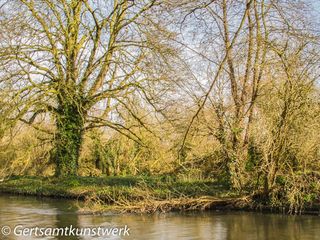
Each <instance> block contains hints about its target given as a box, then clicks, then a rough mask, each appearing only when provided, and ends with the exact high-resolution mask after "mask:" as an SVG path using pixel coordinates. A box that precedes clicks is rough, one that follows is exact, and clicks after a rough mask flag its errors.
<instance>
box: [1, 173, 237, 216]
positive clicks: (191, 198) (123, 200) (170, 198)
mask: <svg viewBox="0 0 320 240" xmlns="http://www.w3.org/2000/svg"><path fill="white" fill-rule="evenodd" d="M0 192H1V193H10V194H19V195H30V196H38V197H51V198H69V199H78V200H83V201H84V203H85V204H84V206H83V207H82V211H83V212H103V211H106V210H115V211H121V212H148V213H149V212H156V211H161V212H166V211H172V210H198V209H202V210H204V209H212V208H213V207H217V208H218V207H224V206H227V205H230V204H233V203H235V202H236V201H238V200H239V199H240V196H238V195H236V194H235V193H233V192H231V191H229V190H228V188H227V187H226V186H224V185H223V184H219V183H217V182H210V181H173V180H171V179H170V178H167V177H142V176H139V177H133V176H127V177H67V178H59V179H58V178H48V177H33V176H24V177H12V178H10V179H8V180H5V181H4V182H2V183H1V184H0Z"/></svg>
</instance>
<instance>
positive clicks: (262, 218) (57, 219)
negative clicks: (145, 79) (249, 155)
mask: <svg viewBox="0 0 320 240" xmlns="http://www.w3.org/2000/svg"><path fill="white" fill-rule="evenodd" d="M77 204H78V203H77V202H76V201H68V200H57V199H37V198H33V197H22V196H9V195H2V196H1V195H0V228H1V232H2V233H0V239H1V240H2V239H8V240H11V239H19V240H20V239H21V240H28V239H139V240H140V239H141V240H144V239H145V240H153V239H155V240H167V239H173V240H179V239H182V240H192V239H199V240H200V239H201V240H202V239H203V240H207V239H217V240H227V239H228V240H229V239H235V240H242V239H243V240H251V239H254V240H256V239H262V240H269V239H270V240H281V239H283V240H291V239H292V240H298V239H299V240H300V239H302V240H313V239H314V240H315V239H320V216H286V215H279V214H262V213H248V212H202V213H199V212H197V213H166V214H152V215H146V214H143V215H137V214H123V215H114V214H109V215H104V216H92V215H80V214H77ZM36 227H38V230H35V228H36ZM66 227H69V231H71V229H72V228H73V230H74V229H81V228H83V229H85V228H87V232H79V233H80V234H79V235H81V236H73V234H72V231H71V232H64V233H62V232H59V233H57V232H56V233H57V234H56V235H60V236H56V235H55V234H54V233H55V232H52V231H53V229H54V228H60V229H62V228H64V229H65V228H66ZM98 227H100V228H101V229H100V230H101V232H99V234H100V237H99V236H98V235H99V234H98V232H97V231H98V229H97V228H98ZM32 228H33V229H34V230H33V231H34V232H31V230H30V229H32ZM40 228H42V232H41V230H40ZM93 228H95V229H96V232H89V231H90V230H88V229H91V230H92V229H93ZM115 228H117V230H118V231H120V229H122V230H121V232H120V233H121V234H119V232H113V234H111V232H102V230H103V229H109V230H112V229H115ZM8 229H9V230H8ZM48 229H49V230H48ZM100 230H99V231H100ZM23 231H25V232H23ZM36 231H38V232H36ZM50 231H51V232H50ZM66 231H67V230H66ZM79 231H80V230H79ZM30 232H31V233H30ZM9 233H10V234H9ZM106 233H107V234H106ZM3 234H6V235H7V236H4V235H3ZM63 234H69V236H61V235H63ZM102 234H105V236H102ZM128 234H129V235H128ZM36 235H37V236H36ZM52 235H54V236H52ZM119 235H120V236H119Z"/></svg>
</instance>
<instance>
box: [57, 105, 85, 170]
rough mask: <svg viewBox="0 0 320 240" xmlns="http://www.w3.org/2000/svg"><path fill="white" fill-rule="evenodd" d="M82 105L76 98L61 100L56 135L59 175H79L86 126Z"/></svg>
mask: <svg viewBox="0 0 320 240" xmlns="http://www.w3.org/2000/svg"><path fill="white" fill-rule="evenodd" d="M80 106H81V105H80ZM80 106H79V104H77V102H75V101H74V99H73V101H71V100H70V101H68V100H67V99H63V101H61V102H60V107H59V109H58V113H57V118H56V131H57V133H56V137H55V163H56V175H57V176H70V175H77V170H78V159H79V155H80V148H81V144H82V138H83V126H84V117H83V116H84V114H83V112H82V111H81V107H80Z"/></svg>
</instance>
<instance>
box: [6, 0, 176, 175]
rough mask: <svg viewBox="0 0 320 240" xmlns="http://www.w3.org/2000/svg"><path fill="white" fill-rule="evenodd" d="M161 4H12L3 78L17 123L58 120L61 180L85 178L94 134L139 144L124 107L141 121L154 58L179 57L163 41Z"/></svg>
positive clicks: (28, 0) (23, 0) (123, 0)
mask: <svg viewBox="0 0 320 240" xmlns="http://www.w3.org/2000/svg"><path fill="white" fill-rule="evenodd" d="M159 4H160V1H157V0H152V1H139V2H136V1H130V0H114V1H87V0H85V1H76V0H72V1H60V0H59V1H58V0H57V1H51V0H50V1H47V0H44V1H33V0H19V1H8V2H7V4H5V5H4V7H3V9H2V12H3V16H2V17H1V18H2V19H1V21H2V23H1V31H2V35H3V38H4V40H3V41H2V43H1V57H0V58H1V59H0V60H1V62H2V63H4V64H3V67H2V70H1V72H2V73H3V81H7V82H10V84H11V85H12V90H13V91H12V94H11V101H13V102H16V103H17V106H18V108H17V109H16V111H15V113H16V118H18V119H20V120H21V121H23V122H25V123H27V124H31V125H33V126H36V123H37V121H39V120H40V119H41V116H42V119H43V120H45V121H47V122H49V121H50V119H53V120H54V122H55V126H56V131H55V133H54V141H55V163H56V165H57V169H56V174H57V175H60V176H61V175H70V174H71V175H75V174H77V168H78V158H79V152H80V148H81V144H82V138H83V134H84V131H85V130H86V129H90V128H94V127H101V126H107V127H109V128H112V129H114V130H116V131H118V132H120V133H122V134H125V135H127V136H128V137H130V138H132V139H134V140H136V141H139V137H138V136H137V135H136V134H135V133H134V132H132V131H131V130H130V128H128V127H126V126H125V124H123V121H124V120H123V118H122V116H121V115H119V111H118V109H119V108H120V107H121V108H124V109H127V110H128V111H129V112H130V113H131V114H132V115H133V116H134V112H133V111H130V109H129V104H128V99H130V98H129V96H130V95H132V94H135V93H136V92H138V91H139V92H140V93H141V94H140V95H141V96H142V97H143V96H146V87H147V86H148V85H149V84H150V83H151V81H152V79H151V77H150V76H148V74H147V71H144V70H145V69H149V67H148V65H150V62H149V61H151V60H150V56H153V57H154V59H157V60H156V61H160V62H161V61H162V60H161V59H164V58H165V56H166V55H169V54H171V52H170V49H169V48H168V46H167V45H166V44H162V43H161V42H160V41H159V38H158V37H159V36H160V34H159V31H160V29H161V26H160V24H159V23H157V22H156V21H154V18H153V15H156V13H157V11H158V6H159ZM151 9H153V10H154V12H153V13H151V12H150V10H151ZM19 21H21V22H20V23H19ZM13 22H16V23H17V24H16V27H15V30H14V31H12V29H10V24H12V23H13ZM155 30H157V31H158V33H157V34H155ZM163 30H164V28H163ZM13 35H14V36H13ZM153 61H155V60H153ZM134 117H135V118H136V119H137V120H138V119H139V118H138V116H134ZM43 130H45V129H43Z"/></svg>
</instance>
